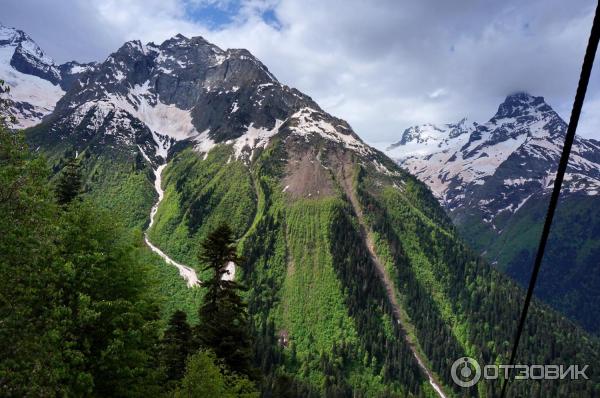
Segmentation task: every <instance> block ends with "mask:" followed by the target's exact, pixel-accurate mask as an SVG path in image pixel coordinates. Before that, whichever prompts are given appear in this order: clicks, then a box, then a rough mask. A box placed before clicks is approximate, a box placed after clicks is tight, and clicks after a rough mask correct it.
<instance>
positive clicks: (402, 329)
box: [26, 35, 599, 397]
mask: <svg viewBox="0 0 600 398" xmlns="http://www.w3.org/2000/svg"><path fill="white" fill-rule="evenodd" d="M461 128H463V127H461V126H457V127H456V129H457V134H459V130H460V129H461ZM26 133H27V138H28V140H29V142H30V143H31V146H32V147H33V148H35V149H37V150H39V151H40V152H42V153H44V154H45V155H46V156H47V158H48V161H49V163H50V164H51V166H52V167H53V169H54V170H55V171H56V172H58V171H59V170H61V169H62V168H63V167H64V165H65V163H66V162H67V161H68V159H69V158H72V157H73V156H76V157H77V158H78V159H80V162H81V164H82V166H81V169H82V172H83V174H84V176H85V191H86V194H85V196H86V197H87V198H89V199H90V200H92V201H93V202H95V203H96V204H97V205H98V206H101V207H105V208H107V209H109V210H110V211H111V212H112V214H114V216H115V221H118V222H121V223H123V224H125V225H127V226H129V227H131V228H132V229H145V228H147V227H148V221H149V219H150V212H151V210H152V207H153V204H154V203H157V197H156V196H157V195H156V193H155V187H154V183H155V181H156V180H157V179H158V176H160V177H161V181H162V184H161V187H162V190H160V191H161V194H163V191H164V195H162V196H161V198H160V199H161V200H160V202H159V203H160V204H159V206H158V208H157V210H156V213H155V214H153V223H152V225H151V226H150V228H149V230H148V232H147V239H148V240H149V241H151V242H152V245H153V246H154V247H155V248H159V249H160V250H161V251H162V252H163V253H164V254H165V256H168V257H169V258H170V259H172V261H174V262H177V263H179V264H181V265H185V266H187V267H191V268H192V269H195V271H196V273H197V275H198V278H199V279H200V280H205V278H206V276H207V275H206V274H205V273H204V271H202V267H201V266H200V265H199V264H198V260H197V253H198V250H199V245H200V242H201V241H202V239H203V238H204V237H206V235H207V234H208V233H209V232H210V231H212V230H213V229H214V228H215V227H217V226H218V225H220V224H221V223H223V222H227V223H228V224H230V225H231V227H232V229H233V231H234V233H235V235H236V238H237V239H238V247H239V250H240V252H241V254H243V256H244V258H245V263H244V264H239V267H237V268H236V274H235V275H236V278H238V279H239V280H240V281H242V282H243V283H244V284H245V285H246V286H247V287H248V291H247V294H246V297H245V298H246V300H247V302H248V311H249V313H250V315H251V319H252V333H253V334H254V336H255V338H256V346H255V347H254V349H255V357H256V364H257V366H259V367H260V368H261V370H262V371H263V372H264V374H265V375H266V379H267V380H271V381H272V380H274V379H275V378H279V377H289V378H290V380H292V381H293V383H292V384H291V385H293V386H298V385H302V386H305V389H298V390H296V391H304V392H305V393H304V394H301V393H298V394H297V395H296V396H364V397H376V396H427V395H435V394H437V395H439V393H436V392H435V391H436V390H435V389H440V390H439V391H441V390H444V391H446V393H455V394H462V393H463V392H464V391H462V390H461V389H459V388H458V387H456V386H455V385H454V384H453V382H452V381H451V380H452V379H451V376H450V365H451V363H452V362H453V361H454V359H456V358H459V357H462V356H465V355H469V356H473V357H477V358H478V359H480V360H481V361H482V363H493V362H495V361H496V360H497V359H498V358H505V357H506V356H507V355H508V354H509V349H510V348H509V347H508V345H507V344H506V342H507V341H509V340H510V339H511V336H512V333H513V330H514V326H515V325H514V315H515V313H516V311H518V307H519V305H520V304H521V302H522V299H523V294H522V291H521V289H520V288H518V287H517V286H516V285H515V284H514V283H513V282H512V281H510V280H509V279H508V278H505V277H503V276H502V275H501V274H499V273H498V272H497V271H496V270H494V269H493V268H492V267H490V266H488V265H487V264H486V263H484V262H483V261H482V260H481V259H479V258H478V257H477V256H476V255H474V254H473V253H472V252H471V251H470V250H469V249H468V248H467V247H466V246H465V245H464V244H463V243H462V241H461V240H460V239H459V238H458V237H457V235H456V233H455V231H454V228H453V226H452V224H451V222H450V219H449V218H448V217H447V215H446V214H445V212H444V210H443V209H442V207H441V206H439V204H438V203H437V201H436V200H435V198H434V197H433V196H432V195H431V193H430V192H429V190H428V189H427V187H426V185H425V184H423V183H422V182H420V181H418V180H417V179H416V178H415V177H413V176H412V175H410V174H409V173H407V172H406V171H404V170H403V169H402V168H400V167H399V166H398V165H396V164H395V163H394V162H393V161H392V160H391V159H389V158H388V157H387V156H385V155H384V154H382V153H380V152H379V151H377V150H375V149H373V148H371V147H369V146H368V145H366V144H365V143H364V142H363V141H362V140H361V139H360V138H359V136H358V135H357V134H356V133H355V132H354V131H353V130H352V128H351V127H350V126H349V125H348V123H346V122H345V121H343V120H341V119H338V118H336V117H334V116H332V115H329V114H328V113H326V112H324V111H323V110H322V109H321V108H320V107H319V106H318V105H317V104H316V103H315V102H314V101H313V100H312V99H311V98H310V97H308V96H306V95H304V94H302V93H300V92H299V91H297V90H295V89H293V88H289V87H287V86H286V85H284V84H282V83H280V82H278V81H277V79H276V78H275V77H274V76H273V75H272V74H271V73H270V72H269V71H268V69H267V68H266V67H265V66H264V65H263V64H262V63H261V62H260V61H258V60H257V59H256V58H255V57H253V56H252V55H251V54H250V53H249V52H247V51H245V50H222V49H219V48H218V47H216V46H214V45H212V44H210V43H208V42H207V41H205V40H204V39H202V38H200V37H194V38H186V37H184V36H181V35H178V36H175V37H174V38H172V39H169V40H167V41H165V42H163V43H162V44H160V45H156V44H153V43H149V44H145V45H144V44H142V43H140V42H138V41H132V42H128V43H125V44H124V45H123V46H122V47H121V48H120V49H119V50H117V51H116V52H115V53H113V54H111V55H110V56H109V57H108V58H107V59H106V60H105V61H104V62H101V63H97V64H94V65H91V66H90V67H88V68H86V70H85V71H82V73H81V74H80V75H79V76H77V78H75V79H73V80H72V81H71V83H70V86H69V87H68V88H67V89H66V93H65V94H64V96H62V97H61V98H60V100H58V102H57V104H56V107H55V108H54V110H53V112H51V113H50V114H48V115H47V116H45V117H44V118H43V120H42V121H41V123H39V124H37V125H35V126H34V127H32V128H30V129H28V130H27V132H26ZM459 135H460V134H459ZM163 165H164V166H165V167H161V168H160V169H159V166H163ZM163 170H164V171H163ZM157 191H159V190H157ZM157 261H158V264H160V267H159V268H157V269H156V270H155V272H156V274H157V275H158V276H164V275H165V273H166V272H167V271H165V269H171V268H172V267H171V265H169V264H166V263H163V262H162V260H161V259H160V258H158V259H157ZM165 267H166V268H165ZM169 267H171V268H169ZM173 271H175V269H174V268H173ZM175 272H176V271H175ZM179 282H180V283H179V284H177V282H174V281H172V280H171V281H169V286H168V289H171V290H169V291H173V289H175V290H176V292H177V293H176V294H173V295H171V296H169V297H166V298H165V300H167V301H169V303H170V308H189V307H194V306H195V307H197V305H198V302H197V300H198V299H197V297H198V296H197V295H195V294H192V292H195V289H197V288H188V287H187V286H186V283H185V281H184V280H183V279H182V280H180V281H179ZM159 283H165V281H164V280H161V279H160V278H159ZM194 300H196V301H194ZM184 304H190V305H189V306H187V305H184ZM544 323H551V324H552V325H554V327H553V328H541V327H540V325H542V324H544ZM573 328H574V327H573V325H572V324H571V323H569V322H568V321H567V320H565V319H564V318H562V317H560V316H559V315H557V314H556V313H555V312H553V311H549V310H548V309H547V308H544V307H542V306H538V305H536V306H535V307H534V309H533V310H532V315H531V321H530V323H529V325H528V330H527V331H526V333H527V334H528V335H531V336H532V338H531V339H530V340H528V342H526V343H524V346H523V347H524V348H523V350H522V352H523V357H522V359H523V360H524V361H526V362H532V363H533V362H534V358H535V360H538V361H539V360H543V361H546V362H548V363H553V362H552V361H556V360H558V356H559V355H560V354H559V353H562V352H566V351H567V350H566V346H567V345H568V346H569V347H576V348H575V351H576V352H578V353H579V354H578V355H580V356H581V357H582V358H584V359H585V361H586V363H588V362H589V363H597V362H599V361H598V358H597V357H598V352H599V350H598V349H597V345H596V344H597V342H596V341H595V340H594V339H588V338H587V335H586V334H585V333H584V332H583V331H582V330H580V329H578V328H576V327H575V328H574V329H573ZM539 329H541V330H542V332H541V333H540V332H539ZM565 330H570V331H571V332H570V334H569V335H568V336H566V337H565V336H564V333H563V332H564V331H565ZM573 330H574V331H573ZM569 352H572V351H569ZM574 360H575V359H573V361H574ZM593 383H596V382H595V381H594V382H592V381H590V382H585V381H582V382H576V383H570V384H568V385H567V384H565V385H562V384H560V383H555V384H552V383H549V384H548V385H547V386H546V385H545V386H544V389H543V391H544V392H548V394H552V393H557V392H558V391H559V389H560V391H563V390H564V391H567V392H568V393H569V394H572V395H573V396H575V395H577V394H589V393H591V392H592V391H594V389H596V390H597V387H596V386H595V384H593ZM267 384H268V383H267ZM288 384H289V383H288ZM596 384H597V383H596ZM264 388H265V389H266V390H268V388H269V386H268V385H267V386H265V387H264ZM294 388H296V387H294ZM495 388H497V386H495V385H494V383H493V382H490V384H486V385H485V386H484V387H483V388H481V390H480V391H475V390H474V391H472V392H471V393H470V395H473V396H475V395H482V396H492V394H493V391H494V389H495ZM514 388H515V392H516V393H518V394H524V393H525V391H530V390H531V388H535V386H533V385H532V384H529V383H527V382H524V383H522V384H519V385H516V387H514ZM266 390H265V394H266V396H273V395H268V393H270V394H274V393H273V392H272V391H271V392H269V391H266ZM306 391H309V392H308V393H307V392H306ZM310 394H313V395H310ZM290 396H294V395H293V394H292V393H290Z"/></svg>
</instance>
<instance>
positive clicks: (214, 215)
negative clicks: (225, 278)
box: [150, 145, 405, 396]
mask: <svg viewBox="0 0 600 398" xmlns="http://www.w3.org/2000/svg"><path fill="white" fill-rule="evenodd" d="M280 150H281V148H279V147H278V146H277V145H273V146H272V147H271V148H270V149H269V150H267V151H265V152H264V153H263V154H262V157H261V159H262V160H261V161H259V162H257V163H256V164H255V165H254V166H253V167H252V168H248V167H247V166H245V165H244V164H243V163H241V162H239V161H229V157H230V155H231V152H230V149H229V148H227V147H217V148H216V149H214V150H213V151H211V152H210V153H209V154H208V156H207V157H206V158H202V157H200V156H199V155H198V154H196V153H194V152H192V151H190V150H187V151H183V152H182V153H180V154H178V155H177V156H176V157H175V158H174V159H173V160H172V163H171V164H170V165H169V167H167V169H166V171H165V178H164V187H165V192H166V195H165V199H164V202H163V203H164V204H163V205H161V208H160V209H159V211H158V213H157V218H156V223H155V226H153V229H152V231H151V234H150V236H151V239H152V240H153V242H155V243H156V244H157V245H158V246H159V247H161V248H163V249H164V250H165V251H166V252H168V253H169V254H171V255H173V257H174V258H176V259H179V260H181V261H184V262H186V264H189V265H193V261H194V258H195V254H196V252H197V249H198V243H199V242H200V240H201V239H202V237H203V236H204V235H205V234H206V232H207V231H209V230H210V228H212V227H214V226H215V225H217V223H219V222H222V221H227V222H229V223H230V224H231V225H232V226H233V227H234V229H235V230H236V232H237V235H238V236H239V237H240V251H241V252H242V253H243V254H244V256H245V257H246V258H247V260H248V261H247V263H246V267H247V270H246V272H243V271H241V270H239V272H240V273H243V275H242V276H241V278H242V279H243V280H244V281H245V282H246V284H247V285H248V287H249V292H248V299H249V308H250V311H251V313H252V314H254V316H255V319H256V322H257V324H259V326H258V327H260V324H265V323H268V322H273V323H274V324H275V332H276V333H277V334H285V335H286V336H288V339H289V340H290V345H289V347H288V349H287V350H284V351H283V355H284V356H285V357H286V358H287V359H286V358H284V360H283V362H282V369H281V371H287V372H290V373H293V374H297V375H299V377H301V378H303V379H304V380H306V381H308V382H310V383H311V384H312V385H314V386H316V387H318V388H326V387H325V386H326V384H327V380H326V379H327V377H328V376H327V371H326V370H325V369H323V365H322V361H323V357H322V356H323V355H324V354H325V355H332V353H333V352H334V351H335V350H336V348H335V347H336V346H339V345H343V346H344V350H347V351H349V352H352V353H355V352H362V354H361V355H362V356H364V355H365V348H364V347H363V346H362V345H361V344H360V341H359V340H360V336H359V333H358V332H357V329H356V326H355V322H356V321H355V319H353V318H352V317H351V316H350V314H349V310H348V308H347V303H346V302H347V294H346V293H345V289H344V287H343V286H342V284H341V282H340V280H339V276H338V273H337V270H336V264H334V261H333V256H332V246H333V243H332V240H333V239H334V237H332V235H331V234H332V233H331V228H332V225H333V222H334V218H335V215H336V214H338V213H339V212H340V209H345V210H344V211H345V212H347V211H348V209H347V206H346V205H344V202H343V200H342V199H341V197H337V198H336V197H330V198H325V199H313V200H309V199H306V200H301V201H293V202H289V201H288V200H287V199H286V198H285V197H284V195H283V194H282V192H281V191H282V186H281V185H280V183H279V177H280V173H281V170H280V169H279V165H278V163H279V162H278V161H274V159H281V156H282V154H281V153H279V152H278V151H280ZM195 206H196V207H198V209H197V210H196V213H194V211H195V210H194V207H195ZM386 325H387V328H388V329H389V328H390V327H391V326H390V325H389V319H388V320H387V323H386V322H385V321H384V317H383V316H382V317H381V319H380V321H379V326H378V327H379V328H380V330H381V333H382V334H384V333H385V329H386ZM291 346H293V350H294V356H295V357H296V361H295V362H292V361H291V360H290V356H291V352H290V349H291ZM353 355H354V354H353ZM362 356H361V360H352V361H350V362H349V363H344V364H338V365H339V369H337V370H336V372H337V371H339V372H341V373H342V374H343V378H344V379H345V380H346V382H347V383H349V385H353V386H354V387H355V388H358V389H360V390H362V391H364V392H365V394H367V396H375V395H374V394H376V393H377V392H383V391H384V389H385V387H386V385H387V386H388V387H390V388H392V389H393V390H396V391H398V392H401V391H405V389H404V388H403V386H402V384H401V383H398V381H395V382H390V381H388V382H384V381H383V378H382V377H381V376H380V374H379V372H380V371H381V366H382V365H383V364H382V363H380V364H376V362H377V361H376V360H375V359H371V358H370V356H369V355H368V354H367V355H366V356H367V358H369V360H368V361H366V362H364V361H363V360H362V359H363V358H362ZM332 360H335V356H334V357H332Z"/></svg>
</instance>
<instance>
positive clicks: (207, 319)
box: [197, 224, 256, 378]
mask: <svg viewBox="0 0 600 398" xmlns="http://www.w3.org/2000/svg"><path fill="white" fill-rule="evenodd" d="M199 259H200V262H201V263H202V264H204V265H205V268H204V269H205V270H211V271H212V276H211V278H210V279H208V280H207V281H205V282H204V283H203V286H204V287H206V288H207V292H206V295H205V297H204V303H203V304H202V306H201V307H200V310H199V318H200V325H199V326H198V328H197V336H198V340H199V342H200V344H201V345H202V346H203V347H205V348H209V349H211V350H213V351H214V352H215V354H216V355H217V357H218V358H220V359H222V360H223V361H224V363H225V364H226V365H227V367H229V368H230V369H231V370H232V371H234V372H237V373H240V374H244V375H248V376H250V377H251V378H254V377H256V371H255V369H254V368H253V366H252V364H251V359H252V347H253V344H252V341H251V337H250V334H249V330H250V327H249V322H248V315H247V311H246V305H245V303H244V302H243V301H242V298H241V296H240V293H239V292H240V291H241V290H242V286H241V285H240V284H239V283H237V282H235V281H230V280H224V279H223V276H224V275H225V274H226V273H227V272H228V271H227V265H228V264H229V263H230V262H233V263H234V264H236V266H239V265H240V264H241V262H242V259H241V258H240V257H239V256H238V255H237V251H236V247H235V241H234V238H233V232H232V231H231V228H229V226H227V225H225V224H223V225H221V226H220V227H218V228H217V229H215V230H214V231H213V232H212V233H210V234H209V235H208V236H207V238H206V239H205V240H204V242H202V249H201V252H200V255H199Z"/></svg>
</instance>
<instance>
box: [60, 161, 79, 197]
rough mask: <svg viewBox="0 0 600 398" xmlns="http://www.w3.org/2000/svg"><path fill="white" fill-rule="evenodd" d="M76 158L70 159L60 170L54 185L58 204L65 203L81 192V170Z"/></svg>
mask: <svg viewBox="0 0 600 398" xmlns="http://www.w3.org/2000/svg"><path fill="white" fill-rule="evenodd" d="M79 167H80V165H79V162H78V161H77V159H71V160H69V161H68V162H67V164H66V165H65V167H64V168H63V170H62V173H61V175H60V177H59V179H58V183H57V185H56V200H57V202H58V204H60V205H67V204H69V203H71V202H72V201H73V199H75V198H76V197H77V196H78V195H79V194H80V193H81V187H82V183H81V171H80V170H79Z"/></svg>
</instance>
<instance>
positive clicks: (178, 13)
mask: <svg viewBox="0 0 600 398" xmlns="http://www.w3.org/2000/svg"><path fill="white" fill-rule="evenodd" d="M594 6H595V2H594V1H592V0H570V1H564V0H530V1H527V2H523V1H519V0H505V1H496V0H493V1H488V0H453V1H440V0H404V1H400V0H376V1H368V0H362V1H361V0H339V1H335V0H330V1H325V0H248V1H242V0H129V1H124V0H121V1H119V0H103V1H95V0H61V1H52V2H50V1H45V0H19V1H16V0H13V1H8V2H3V5H2V15H1V16H0V22H2V23H4V24H5V25H9V26H14V27H17V28H20V29H23V30H25V31H26V32H28V33H29V34H30V35H31V36H32V37H33V38H34V40H36V41H37V42H38V44H39V45H40V46H41V47H42V48H43V49H44V50H45V51H46V52H47V53H48V54H49V55H50V56H52V57H53V58H55V59H56V61H58V62H64V61H67V60H72V59H76V60H79V61H93V60H103V59H105V58H106V57H107V56H108V55H109V54H110V53H111V52H113V51H114V50H116V49H117V48H118V47H120V46H121V45H122V43H123V42H124V41H126V40H131V39H141V40H142V41H144V42H149V41H154V42H157V43H160V42H162V41H163V40H165V39H167V38H169V37H171V36H174V35H175V34H176V33H183V34H184V35H186V36H195V35H201V36H204V37H205V38H206V39H207V40H209V41H212V42H213V43H215V44H217V45H219V46H220V47H222V48H247V49H249V50H250V51H251V52H252V53H253V54H255V55H256V56H257V57H259V58H260V59H261V60H262V61H263V63H265V64H266V65H267V66H268V67H269V69H270V70H271V71H272V72H273V73H274V74H275V75H276V76H277V77H278V79H279V80H280V81H281V82H283V83H285V84H288V85H290V86H294V87H296V88H298V89H300V90H301V91H303V92H305V93H306V94H308V95H310V96H312V97H313V98H314V99H315V100H316V101H317V102H318V103H319V104H320V105H321V106H322V107H323V108H324V109H326V110H327V111H329V112H330V113H332V114H334V115H336V116H339V117H342V118H344V119H346V120H348V121H349V122H350V124H351V125H352V126H353V127H354V129H355V130H356V132H357V133H358V134H359V135H361V136H362V137H363V138H364V139H365V140H367V141H368V142H371V143H385V142H392V141H395V140H397V139H398V138H399V136H400V134H401V133H402V131H403V130H404V129H405V128H407V127H409V126H412V125H415V124H420V123H428V122H433V123H446V122H453V121H457V120H459V119H461V118H462V117H468V118H469V119H471V120H474V121H479V122H484V121H486V120H488V119H489V118H490V117H491V116H492V115H493V114H494V112H495V110H496V109H497V107H498V104H499V103H500V102H501V101H502V100H503V98H504V97H505V96H506V95H508V94H510V93H512V92H515V91H528V92H530V93H531V94H534V95H541V96H544V97H545V98H546V100H547V102H548V103H549V104H550V105H551V106H553V107H554V108H555V109H556V110H557V111H558V112H559V113H560V115H561V116H562V117H563V118H564V119H568V117H569V114H570V110H571V105H572V101H573V97H574V94H575V89H576V85H577V81H578V78H579V72H580V68H581V62H582V58H583V53H584V51H585V46H586V43H587V39H588V35H589V31H590V28H591V23H592V18H593V12H594ZM598 64H600V61H599V62H597V64H596V65H598ZM587 98H588V101H587V102H586V105H585V108H584V115H583V117H582V120H581V122H580V129H579V132H580V134H581V135H585V136H588V137H594V138H598V139H600V112H599V111H600V66H598V68H596V70H595V71H594V74H593V77H592V82H591V85H590V88H589V90H588V97H587Z"/></svg>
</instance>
